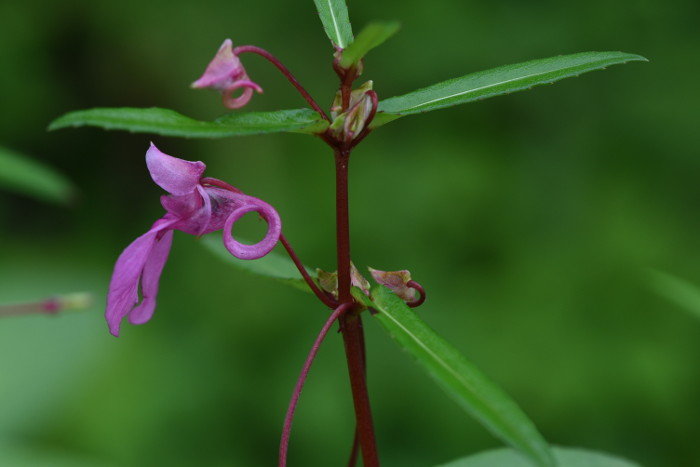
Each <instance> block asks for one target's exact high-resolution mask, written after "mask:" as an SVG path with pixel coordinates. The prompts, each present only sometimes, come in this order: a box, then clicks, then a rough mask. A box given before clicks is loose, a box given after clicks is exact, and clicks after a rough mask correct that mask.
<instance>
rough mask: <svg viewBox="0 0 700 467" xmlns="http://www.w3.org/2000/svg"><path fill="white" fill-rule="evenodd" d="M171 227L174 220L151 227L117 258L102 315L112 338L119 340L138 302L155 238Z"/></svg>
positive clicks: (163, 221) (159, 222)
mask: <svg viewBox="0 0 700 467" xmlns="http://www.w3.org/2000/svg"><path fill="white" fill-rule="evenodd" d="M173 223H174V221H173V220H166V219H159V220H158V221H156V222H155V224H153V227H151V230H149V231H148V232H146V233H145V234H143V235H141V236H140V237H138V238H137V239H136V240H134V241H133V242H131V244H130V245H129V246H128V247H126V249H125V250H124V251H123V252H122V254H121V255H119V259H117V263H116V264H115V265H114V272H113V273H112V280H111V281H110V283H109V293H108V294H107V310H106V312H105V318H106V319H107V324H108V325H109V332H111V333H112V334H113V335H114V336H117V337H118V336H119V326H120V324H121V321H122V319H124V317H125V316H126V315H128V314H129V313H130V312H131V310H132V309H133V308H134V306H135V305H136V304H137V303H138V301H139V293H138V292H139V290H138V288H139V280H140V279H141V274H142V272H143V270H144V267H145V266H146V263H147V262H148V260H149V257H150V255H151V253H152V251H153V249H154V245H155V243H156V239H157V236H158V234H159V233H160V232H161V231H163V230H165V229H168V228H169V227H170V226H171V225H172V224H173Z"/></svg>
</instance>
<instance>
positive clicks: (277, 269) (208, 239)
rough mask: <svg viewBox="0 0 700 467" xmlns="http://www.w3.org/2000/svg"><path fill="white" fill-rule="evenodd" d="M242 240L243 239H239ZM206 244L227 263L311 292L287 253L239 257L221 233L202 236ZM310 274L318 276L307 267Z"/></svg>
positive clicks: (272, 252)
mask: <svg viewBox="0 0 700 467" xmlns="http://www.w3.org/2000/svg"><path fill="white" fill-rule="evenodd" d="M239 241H241V240H239ZM202 243H203V244H204V246H205V247H206V248H207V249H208V250H209V251H211V252H212V253H214V254H215V255H216V256H217V257H219V258H220V259H222V260H224V261H225V262H226V263H227V264H230V265H231V266H234V267H236V268H238V269H242V270H243V271H247V272H249V273H252V274H255V275H258V276H263V277H268V278H271V279H276V280H278V281H280V282H283V283H285V284H288V285H291V286H293V287H295V288H297V289H300V290H303V291H305V292H309V293H311V289H309V286H308V285H307V284H306V282H304V279H302V277H301V274H299V271H298V270H297V268H296V266H295V265H294V262H293V261H292V260H291V259H290V258H289V256H287V255H286V254H281V253H278V252H277V251H271V252H270V253H268V254H267V255H266V256H263V257H262V258H259V259H254V260H244V259H238V258H236V257H235V256H233V255H232V254H231V253H229V251H228V250H227V249H226V247H225V246H224V243H223V242H222V241H221V234H220V233H212V234H209V235H205V236H204V237H203V238H202ZM306 270H307V272H308V273H309V275H310V276H311V277H313V278H315V277H316V272H315V271H312V270H311V269H309V268H306Z"/></svg>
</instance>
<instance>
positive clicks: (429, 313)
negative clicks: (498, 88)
mask: <svg viewBox="0 0 700 467" xmlns="http://www.w3.org/2000/svg"><path fill="white" fill-rule="evenodd" d="M348 3H349V8H350V16H351V20H352V22H353V25H354V27H355V31H356V32H357V31H358V30H359V29H360V27H362V26H363V25H365V24H367V23H368V22H369V21H371V20H374V19H396V20H399V21H400V22H401V23H402V30H401V31H400V33H399V34H398V35H397V36H396V37H395V38H393V39H391V40H390V41H389V42H387V43H386V44H385V45H384V46H382V47H381V48H379V49H377V50H375V51H373V52H372V53H371V55H370V56H369V57H368V58H367V60H366V62H365V66H366V72H365V76H364V78H367V79H373V80H374V82H375V89H376V90H377V91H378V93H379V95H380V98H381V97H390V96H393V95H397V94H402V93H405V92H408V91H411V90H413V89H416V88H418V87H422V86H425V85H428V84H432V83H434V82H437V81H441V80H444V79H447V78H451V77H456V76H459V75H463V74H466V73H469V72H472V71H478V70H481V69H487V68H491V67H494V66H498V65H502V64H507V63H515V62H519V61H525V60H529V59H534V58H543V57H547V56H552V55H558V54H567V53H575V52H581V51H588V50H622V51H625V52H630V53H638V54H641V55H644V56H646V57H648V58H649V59H650V63H648V64H645V63H632V64H629V65H625V66H615V67H613V68H611V69H610V70H607V71H603V72H595V73H592V74H587V75H583V76H581V77H580V78H578V79H570V80H566V81H564V82H561V83H558V84H556V85H554V86H545V87H539V88H536V89H534V90H532V91H529V92H524V93H519V94H515V95H511V96H506V97H499V98H495V99H492V100H487V101H484V102H479V103H475V104H470V105H468V106H461V107H456V108H451V109H447V110H442V111H440V112H436V113H431V114H429V115H419V116H416V117H410V118H405V119H401V120H399V121H397V122H394V123H391V124H389V125H387V126H386V127H384V128H382V129H381V131H377V132H376V133H375V134H373V135H371V136H370V137H369V138H368V139H367V140H366V141H365V142H364V143H363V144H362V146H361V147H360V148H359V149H358V150H357V151H356V153H355V154H354V156H353V163H352V167H351V185H352V186H351V211H352V223H353V228H352V236H353V259H354V262H355V263H356V264H357V265H358V266H359V267H364V266H367V265H369V266H373V267H375V268H379V269H389V270H390V269H401V268H407V269H410V270H411V271H412V272H413V275H414V278H416V279H417V280H418V281H420V282H421V283H422V284H423V285H424V286H425V287H426V289H427V290H428V294H429V298H428V301H427V303H426V304H425V305H424V307H422V308H421V309H420V311H419V313H420V314H421V315H422V316H423V317H424V318H425V319H426V320H427V321H428V322H429V323H430V324H431V325H432V326H433V327H434V328H436V329H437V330H438V331H439V332H440V333H442V334H443V335H444V336H445V337H447V338H448V340H450V341H451V342H453V343H454V344H455V345H456V346H457V347H458V348H459V349H460V350H462V351H463V352H464V353H465V354H466V355H468V356H469V357H470V358H471V359H472V360H473V361H474V362H475V363H477V364H478V365H479V366H480V367H481V368H482V369H483V370H484V371H485V372H486V373H487V374H488V375H490V376H491V377H492V378H493V379H494V380H496V381H497V382H498V383H499V384H501V385H502V386H503V387H504V388H505V389H506V391H507V392H508V393H509V394H510V395H512V396H513V397H514V398H515V399H516V400H517V401H518V402H519V403H520V404H521V406H522V407H523V408H524V409H525V411H526V412H527V413H528V414H529V415H530V416H531V417H532V418H533V420H534V421H535V422H536V424H537V425H538V427H539V428H540V430H541V431H542V433H543V434H544V435H545V437H546V438H547V439H548V440H550V441H551V442H553V443H556V444H560V445H570V446H580V447H585V448H590V449H598V450H603V451H609V452H612V453H616V454H619V455H621V456H625V457H628V458H630V459H633V460H636V461H638V462H640V463H642V464H643V465H647V466H659V467H661V466H691V465H700V454H699V453H698V450H697V445H696V444H695V442H694V440H695V438H696V435H697V432H696V429H697V418H698V415H699V411H700V376H699V372H698V368H699V367H700V321H699V320H698V319H697V317H694V316H692V315H691V314H688V313H686V312H685V311H683V310H682V309H681V308H678V307H676V306H675V305H674V304H672V303H670V302H669V301H667V300H666V299H664V298H662V297H660V296H659V295H657V294H656V293H655V292H654V291H653V290H652V288H651V287H650V285H649V282H648V276H647V274H648V270H649V268H656V269H660V270H663V271H667V272H669V273H672V274H675V275H678V276H680V277H683V278H685V279H687V280H689V281H691V282H694V283H696V284H700V244H699V242H698V233H699V232H700V216H698V207H699V205H700V183H698V179H699V178H700V177H699V175H700V171H699V166H700V158H698V155H699V154H700V140H698V137H697V125H698V123H699V119H698V110H697V109H698V102H699V99H698V97H699V94H698V90H697V89H698V87H697V82H698V78H697V75H698V72H699V71H700V61H699V60H700V54H699V53H698V45H699V44H700V42H699V41H700V31H699V30H698V18H700V3H698V2H697V1H691V0H686V1H683V0H673V1H669V2H661V1H658V0H656V1H650V0H647V1H644V0H640V1H635V2H631V1H622V2H612V3H611V2H609V1H607V0H590V1H587V2H555V1H532V2H521V1H513V0H511V1H501V0H498V1H494V2H470V1H463V0H440V1H439V2H424V1H414V0H408V1H406V0H403V1H399V0H385V1H383V2H369V1H360V0H350V1H349V2H348ZM0 25H1V27H0V63H1V65H0V69H1V70H2V71H1V72H0V122H1V124H0V144H3V145H5V146H8V147H10V148H13V149H15V150H18V151H22V152H25V153H27V154H30V155H32V156H34V157H35V158H36V159H38V160H41V161H43V162H45V163H47V164H49V165H51V166H52V167H54V168H56V169H57V170H59V171H60V172H62V173H64V174H65V175H67V176H68V177H70V178H71V179H72V180H73V181H74V183H75V184H76V185H77V186H78V188H79V189H80V195H79V197H78V198H77V199H76V200H75V202H74V203H72V204H71V205H70V206H69V207H56V206H51V205H48V204H43V203H40V202H36V201H33V200H31V199H28V198H25V197H21V196H19V195H13V194H11V193H9V192H0V240H1V242H0V245H1V247H0V302H11V301H17V300H31V299H34V298H40V297H44V296H49V295H52V294H55V293H64V292H71V291H83V290H84V291H90V292H93V293H94V294H95V297H96V305H95V306H94V307H93V308H91V309H90V310H88V311H87V312H83V313H73V314H63V315H59V316H55V317H46V316H30V317H21V318H20V317H15V318H3V319H2V320H1V321H0V465H8V466H10V465H11V466H22V465H29V466H34V465H51V466H54V465H115V466H146V465H172V466H179V465H182V466H189V465H193V466H194V465H206V466H268V465H275V462H276V456H277V452H276V450H277V446H278V442H279V435H280V431H281V425H282V420H283V417H284V412H285V410H286V405H287V403H288V400H289V397H290V395H291V391H292V388H293V384H294V381H295V378H296V376H297V374H298V372H299V370H300V368H301V365H302V362H303V359H304V357H305V354H306V352H307V351H308V349H309V347H310V345H311V343H312V340H313V338H314V336H315V334H316V333H317V331H318V329H319V328H320V327H321V324H322V321H323V319H324V316H325V314H324V312H323V308H322V307H321V306H319V305H318V304H316V302H315V300H314V298H313V296H312V295H307V294H303V293H301V292H299V291H297V290H294V289H291V288H287V287H285V286H284V285H282V284H278V283H276V282H271V281H268V280H265V279H260V278H256V277H252V276H249V275H247V274H245V273H243V272H240V271H238V270H235V269H231V268H230V267H229V266H228V265H226V264H224V263H222V262H220V260H219V259H217V258H216V257H214V256H212V255H211V254H210V253H209V252H208V251H206V250H205V249H204V248H203V246H202V245H201V242H198V241H197V240H196V239H195V238H193V237H191V236H188V235H185V234H181V233H177V234H176V235H175V240H174V248H173V251H172V253H171V256H170V259H169V262H168V264H167V266H166V269H165V272H164V275H163V279H162V281H161V291H160V296H159V306H158V309H157V311H156V314H155V317H154V319H153V320H152V321H151V322H150V323H148V324H147V325H144V326H138V327H136V326H128V325H127V326H125V328H124V330H123V333H122V337H121V338H119V339H115V338H113V337H112V336H110V335H109V334H108V332H107V327H106V324H105V323H104V321H103V317H102V312H103V306H102V303H103V301H104V296H105V291H106V288H107V284H108V281H109V276H110V274H111V270H112V266H113V264H114V261H115V259H116V258H117V256H118V255H119V253H120V252H121V251H122V249H123V248H124V247H125V246H126V245H128V244H129V243H130V242H131V241H132V240H133V239H134V238H136V236H138V235H140V234H141V233H143V232H144V231H146V230H147V229H148V227H149V226H150V224H151V223H152V222H153V221H154V220H155V219H157V218H158V217H160V216H161V215H162V208H161V207H160V204H159V201H158V197H159V196H160V195H161V194H162V193H161V190H160V189H159V188H158V187H157V186H156V185H155V184H153V183H152V181H151V180H150V178H149V176H148V173H147V171H146V168H145V164H144V154H145V151H146V149H147V147H148V142H149V140H151V139H152V140H153V141H154V142H156V144H157V145H158V146H159V147H160V149H162V150H163V151H164V152H166V153H169V154H173V155H176V156H180V157H183V158H186V159H191V160H198V159H199V160H203V161H205V162H206V163H207V165H208V171H207V174H208V175H209V176H214V177H217V178H221V179H224V180H226V181H228V182H230V183H232V184H234V185H236V186H238V187H240V188H241V189H243V190H244V191H246V192H248V193H250V194H252V195H255V196H258V197H260V198H263V199H265V200H266V201H268V202H270V203H271V204H272V205H274V206H275V207H276V208H277V209H278V210H279V212H280V214H281V216H282V219H283V222H284V226H285V232H286V235H287V236H288V238H289V240H290V241H291V242H292V244H293V245H294V246H295V248H296V249H297V251H298V253H299V254H300V255H301V257H302V258H303V260H304V261H305V262H306V263H307V264H309V265H311V266H318V267H322V268H324V269H327V270H332V269H334V268H335V264H334V262H335V261H334V244H333V242H334V221H333V205H334V200H333V164H332V156H331V154H330V153H329V151H328V150H327V148H326V147H325V145H323V144H322V143H321V142H319V141H318V140H315V139H313V138H309V137H306V136H302V135H289V134H282V135H272V136H253V137H245V138H240V139H226V140H184V139H174V138H165V137H158V136H153V137H151V136H149V135H133V134H128V133H124V132H104V131H101V130H97V129H78V130H61V131H58V132H55V133H47V132H46V130H45V129H46V126H47V124H48V123H49V122H50V121H51V120H52V119H53V118H55V117H56V116H58V115H60V114H62V113H65V112H67V111H70V110H76V109H81V108H88V107H96V106H138V107H148V106H160V107H169V108H173V109H175V110H177V111H180V112H182V113H184V114H186V115H189V116H192V117H195V118H201V119H212V118H215V117H216V116H218V115H220V114H222V113H223V112H224V110H223V109H222V108H221V107H220V100H219V97H218V95H216V94H214V93H210V92H202V91H199V92H197V91H193V90H190V89H189V88H188V85H189V83H191V82H192V81H193V80H194V79H196V78H197V77H198V76H199V75H200V74H201V72H202V71H203V69H204V67H205V65H206V64H207V63H208V61H209V59H210V58H211V57H212V56H213V53H214V52H215V51H216V49H217V47H218V46H219V45H220V43H221V42H222V40H223V39H224V38H227V37H231V38H232V39H233V41H234V43H235V44H255V45H258V46H261V47H263V48H266V49H268V50H270V51H271V52H273V53H274V54H276V55H277V56H278V57H279V58H280V59H281V60H282V61H283V62H285V63H286V64H287V65H288V66H289V67H290V68H291V69H292V71H293V72H294V73H295V74H296V75H297V77H298V78H299V80H300V81H301V82H302V83H304V84H305V85H306V86H307V88H308V89H309V90H310V92H311V94H312V95H313V96H315V97H316V98H317V100H319V102H321V103H323V104H324V106H327V105H329V104H330V101H331V99H332V97H333V93H334V91H335V85H336V81H335V77H334V74H333V71H332V69H331V66H330V63H331V58H332V57H331V53H332V49H331V48H330V45H329V43H328V41H327V39H326V37H325V35H324V33H323V31H322V29H321V26H320V22H319V21H318V17H317V14H316V12H315V9H314V6H313V2H312V1H311V0H304V1H293V2H291V1H288V0H266V1H261V2H243V1H238V2H236V1H225V2H224V1H209V2H199V3H197V4H196V2H183V1H172V0H169V1H163V0H156V1H151V2H141V1H135V0H126V1H120V2H94V3H89V2H87V1H70V0H66V1H62V2H49V1H34V2H20V1H17V0H9V1H4V2H2V3H0ZM244 61H245V65H246V68H247V70H248V72H249V74H250V75H251V76H252V77H253V79H254V80H255V81H257V82H258V83H259V84H261V85H262V86H263V88H264V89H265V93H264V94H263V95H258V96H255V97H254V98H253V100H252V102H251V104H250V105H249V107H248V109H249V110H275V109H280V108H298V107H302V106H303V105H304V102H303V101H302V100H301V98H299V97H298V96H297V95H296V94H295V93H294V92H293V90H292V88H291V87H290V86H289V85H288V83H286V82H285V81H284V80H283V78H282V77H281V75H279V74H278V73H277V72H276V70H274V69H273V68H272V67H271V66H269V65H268V64H267V63H265V62H264V61H263V60H262V59H260V58H258V57H255V56H248V57H245V59H244ZM249 224H252V222H250V223H249ZM248 228H249V229H255V228H258V229H259V226H252V225H249V226H248ZM366 327H367V334H368V347H369V384H370V391H371V395H372V402H373V408H374V413H375V420H376V427H377V436H378V441H379V446H380V454H381V457H382V459H383V464H384V465H386V466H403V467H413V466H415V467H423V466H430V465H435V464H439V463H441V462H446V461H448V460H451V459H453V458H456V457H460V456H463V455H466V454H469V453H474V452H478V451H481V450H484V449H489V448H492V447H496V446H499V442H498V441H497V440H495V439H494V438H493V437H492V436H491V435H489V434H488V433H487V432H486V431H485V430H484V429H483V428H481V427H480V426H479V425H478V424H477V423H476V422H474V421H472V420H471V419H470V418H468V417H467V416H466V415H465V414H464V413H463V412H462V411H461V410H460V409H459V408H458V407H457V406H456V405H455V404H454V403H453V402H452V401H451V400H449V399H448V398H446V397H445V396H444V395H443V393H442V392H441V391H440V389H439V388H438V387H437V386H436V385H435V384H434V383H433V382H432V381H431V380H429V379H428V378H427V377H426V376H425V375H424V374H423V373H422V372H421V370H420V369H419V368H418V367H417V366H416V365H415V364H414V363H413V362H412V361H410V359H409V358H408V357H407V356H406V355H404V354H402V352H401V351H400V350H398V349H397V347H396V346H395V344H394V343H393V342H392V341H391V340H390V339H389V338H388V337H387V336H386V335H385V334H384V333H383V331H382V330H381V329H380V328H379V326H378V323H375V322H373V321H372V320H371V319H368V320H367V325H366ZM347 386H348V384H347V375H346V369H345V364H344V359H343V352H342V343H341V339H340V338H339V337H338V336H336V335H331V336H330V338H329V339H328V341H327V342H326V343H325V345H324V347H323V348H322V351H321V353H320V355H319V358H318V360H317V362H316V364H315V366H314V368H313V369H312V372H311V377H310V379H309V381H308V385H307V387H306V389H305V391H304V393H303V396H302V399H301V403H300V406H299V411H298V415H297V418H296V421H295V425H294V431H293V433H292V440H291V451H290V463H291V465H309V466H336V465H344V462H345V460H346V456H347V452H348V450H349V446H350V443H351V438H352V431H353V421H352V417H353V415H352V409H351V401H350V395H349V391H348V388H347Z"/></svg>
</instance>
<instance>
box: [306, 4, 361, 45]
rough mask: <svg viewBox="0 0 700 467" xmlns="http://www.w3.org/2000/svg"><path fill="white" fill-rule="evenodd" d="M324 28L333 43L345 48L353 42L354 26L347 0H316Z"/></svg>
mask: <svg viewBox="0 0 700 467" xmlns="http://www.w3.org/2000/svg"><path fill="white" fill-rule="evenodd" d="M314 3H315V4H316V9H317V10H318V16H320V17H321V22H322V23H323V29H324V30H325V31H326V35H327V36H328V38H329V39H330V40H331V42H332V43H333V45H335V46H336V47H340V48H341V49H344V48H345V47H347V46H348V45H350V43H351V42H352V27H351V26H350V18H349V17H348V6H347V5H346V4H345V0H314Z"/></svg>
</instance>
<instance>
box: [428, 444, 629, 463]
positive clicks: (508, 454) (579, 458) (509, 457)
mask: <svg viewBox="0 0 700 467" xmlns="http://www.w3.org/2000/svg"><path fill="white" fill-rule="evenodd" d="M552 453H553V454H554V459H555V460H556V462H557V464H556V465H557V466H558V467H639V465H638V464H635V463H633V462H630V461H628V460H625V459H620V458H619V457H614V456H611V455H610V454H603V453H600V452H595V451H588V450H585V449H576V448H562V447H553V448H552ZM438 467H532V462H531V461H530V460H529V459H528V458H527V457H525V456H523V455H522V454H521V453H519V452H517V451H514V450H513V449H509V448H501V449H494V450H491V451H486V452H482V453H479V454H474V455H472V456H469V457H465V458H463V459H459V460H456V461H452V462H450V463H447V464H441V465H440V466H438Z"/></svg>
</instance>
